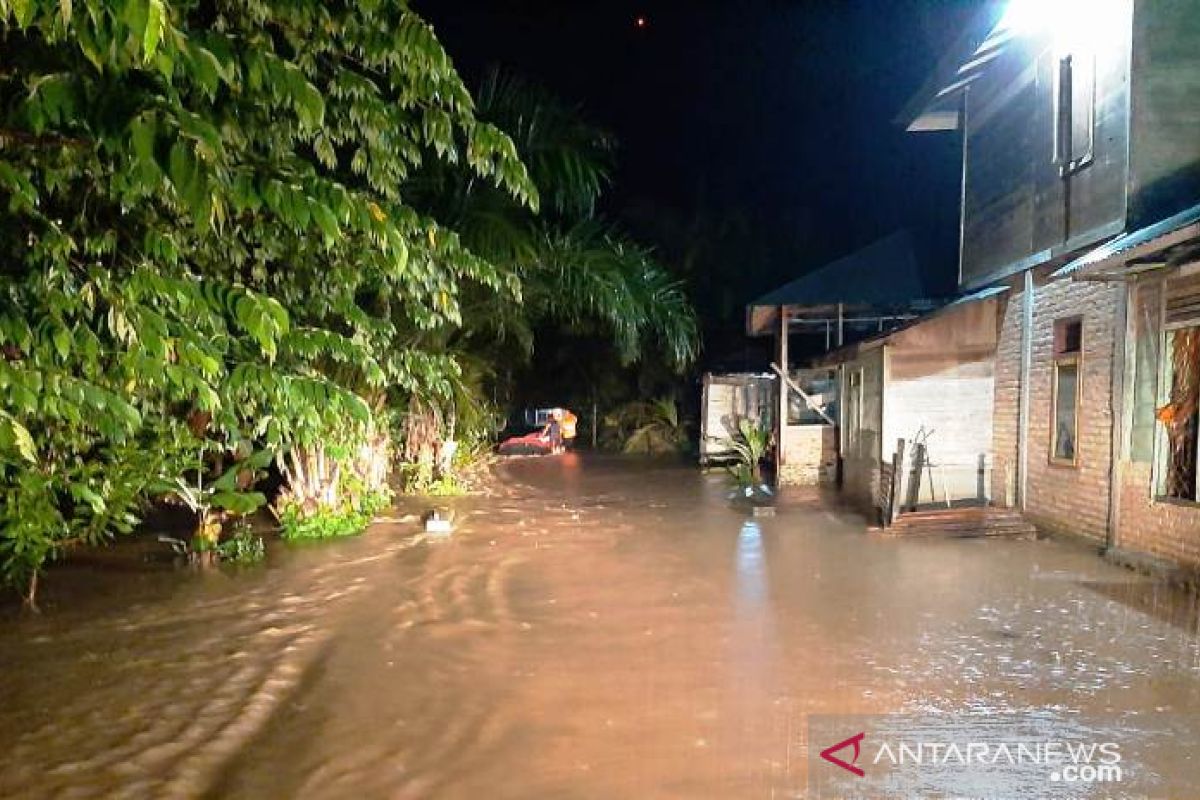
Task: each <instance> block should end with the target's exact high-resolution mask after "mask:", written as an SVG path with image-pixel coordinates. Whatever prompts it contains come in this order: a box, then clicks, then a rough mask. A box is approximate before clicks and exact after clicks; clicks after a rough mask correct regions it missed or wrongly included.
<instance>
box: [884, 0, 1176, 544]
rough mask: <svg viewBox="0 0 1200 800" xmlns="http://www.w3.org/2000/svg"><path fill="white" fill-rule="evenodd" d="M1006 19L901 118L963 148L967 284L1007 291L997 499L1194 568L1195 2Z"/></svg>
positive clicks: (980, 26)
mask: <svg viewBox="0 0 1200 800" xmlns="http://www.w3.org/2000/svg"><path fill="white" fill-rule="evenodd" d="M1011 10H1012V9H1010V11H1011ZM999 11H1000V13H999V14H996V13H995V11H994V10H992V11H989V12H987V13H981V14H980V15H979V17H978V18H977V19H976V20H973V21H972V22H971V23H969V24H968V28H967V30H965V31H964V32H963V36H962V37H961V38H960V40H959V42H958V43H957V44H956V45H955V46H954V47H952V48H950V49H948V50H947V52H946V53H945V54H944V57H943V58H942V59H941V62H940V63H939V65H938V67H937V70H936V72H935V74H934V75H932V76H931V77H930V79H929V81H928V82H927V84H926V86H925V87H923V89H922V90H921V92H920V93H918V95H917V96H916V97H914V98H913V100H912V101H911V102H910V104H909V106H908V108H906V109H905V111H904V112H903V113H902V115H901V116H902V120H903V121H904V123H905V124H906V125H907V127H908V129H909V130H910V131H937V130H941V131H956V132H957V133H958V134H959V136H960V137H961V141H962V153H963V160H962V169H963V179H962V197H961V208H960V213H961V217H960V223H961V227H960V246H959V284H960V288H962V289H963V290H966V291H973V290H977V289H979V288H981V287H986V286H997V285H1003V286H1007V287H1008V288H1009V291H1008V293H1007V296H1006V298H1005V299H1004V300H1003V302H1002V306H1001V308H1000V310H999V312H998V314H997V322H996V324H997V348H996V363H995V388H994V392H995V396H994V417H993V421H992V428H993V436H994V447H993V451H994V465H995V468H994V469H993V471H992V476H991V482H992V487H991V488H992V498H993V502H994V503H997V504H1001V505H1007V506H1013V507H1016V508H1019V509H1021V510H1022V511H1023V512H1024V513H1025V514H1026V516H1027V517H1028V518H1029V519H1030V520H1031V521H1033V522H1034V523H1035V524H1037V525H1038V526H1039V527H1040V528H1042V529H1043V530H1045V531H1048V532H1054V533H1069V534H1073V535H1078V536H1082V537H1086V538H1088V539H1090V540H1092V541H1094V542H1096V543H1097V544H1102V545H1104V546H1106V548H1107V549H1108V550H1109V551H1110V552H1112V553H1114V554H1117V555H1123V556H1128V555H1129V554H1137V557H1139V558H1144V557H1149V558H1159V559H1165V560H1169V561H1170V562H1172V563H1174V564H1177V565H1182V566H1184V567H1188V568H1200V474H1198V471H1197V468H1196V462H1197V461H1200V438H1198V436H1197V429H1200V414H1198V413H1197V411H1196V399H1197V396H1198V395H1200V377H1197V375H1200V264H1197V262H1200V206H1195V205H1194V204H1196V203H1197V202H1198V201H1200V136H1197V135H1196V131H1197V130H1200V50H1198V49H1197V48H1196V47H1195V46H1194V43H1195V41H1196V38H1197V36H1200V0H1180V2H1174V3H1155V2H1144V1H1143V0H1115V2H1112V3H1104V4H1095V6H1088V7H1086V8H1083V7H1081V9H1080V13H1081V14H1082V15H1084V16H1086V20H1083V19H1082V18H1081V19H1075V18H1070V19H1068V18H1066V17H1063V18H1057V17H1055V16H1054V15H1051V14H1046V15H1041V16H1040V17H1037V18H1030V19H1024V20H1018V15H1016V14H1011V13H1008V12H1006V11H1004V8H1003V6H1001V7H999ZM1085 21H1086V24H1084V22H1085ZM1193 265H1195V266H1193ZM1189 287H1194V288H1189ZM1193 292H1194V293H1193ZM1189 315H1193V316H1189Z"/></svg>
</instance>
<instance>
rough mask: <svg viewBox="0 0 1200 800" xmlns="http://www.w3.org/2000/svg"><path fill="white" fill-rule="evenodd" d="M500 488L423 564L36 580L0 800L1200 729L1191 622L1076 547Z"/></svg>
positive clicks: (652, 474) (339, 550)
mask: <svg viewBox="0 0 1200 800" xmlns="http://www.w3.org/2000/svg"><path fill="white" fill-rule="evenodd" d="M501 476H502V477H503V479H504V482H503V488H502V490H501V491H499V492H498V493H497V494H496V496H493V497H490V498H475V499H469V500H463V501H460V502H458V503H457V505H458V514H459V523H460V525H459V529H458V531H457V532H456V533H455V534H454V535H453V536H451V537H449V538H445V539H440V540H439V539H429V538H424V537H422V536H420V535H418V534H417V532H416V529H415V526H414V525H412V524H401V523H393V524H381V525H377V526H375V527H374V528H372V529H371V530H370V531H369V532H368V533H367V534H365V535H364V536H362V537H359V538H357V539H354V540H348V541H342V542H325V543H320V544H318V545H316V546H308V547H296V548H285V547H278V548H275V549H273V550H272V552H271V557H270V560H269V563H268V565H267V566H265V567H261V568H256V569H249V570H240V571H236V570H235V571H224V570H215V571H207V572H178V571H174V572H172V571H168V570H162V569H159V570H155V569H150V568H148V567H138V568H130V569H128V570H126V571H121V572H117V571H113V570H111V569H105V570H99V571H96V570H91V571H89V570H82V569H78V568H76V569H75V570H74V571H72V570H60V571H58V572H56V573H54V574H52V575H51V577H50V580H49V581H48V585H47V587H46V597H47V598H48V599H47V605H48V606H49V610H48V611H47V612H46V613H44V614H43V615H42V616H41V617H27V618H18V619H8V620H6V621H4V622H2V623H0V676H2V677H0V753H3V754H4V755H3V758H2V760H0V796H3V797H50V796H54V797H154V798H170V797H181V798H182V797H232V798H274V797H281V798H282V797H287V798H291V797H298V798H300V797H304V798H340V797H354V798H376V797H380V798H382V797H396V798H409V797H412V798H428V797H447V798H480V797H486V798H527V797H556V798H615V797H645V798H650V797H667V798H698V797H732V798H742V797H746V798H751V797H764V798H765V797H794V796H803V792H804V787H805V785H806V779H807V767H806V763H805V754H806V749H807V742H806V740H805V730H806V720H807V717H808V715H810V714H827V713H838V714H854V713H864V714H865V713H872V714H875V713H895V712H906V713H918V714H929V713H938V714H942V715H948V716H946V717H945V718H947V719H957V718H959V717H957V716H954V715H966V714H970V713H974V714H980V713H984V712H1014V711H1017V712H1053V713H1073V712H1081V713H1095V714H1110V715H1117V716H1119V717H1122V718H1131V719H1137V718H1139V717H1153V716H1155V715H1163V714H1168V713H1173V714H1176V715H1190V714H1194V713H1196V712H1198V711H1200V645H1198V639H1197V630H1196V607H1195V600H1194V599H1190V598H1189V597H1188V596H1186V595H1182V594H1179V593H1177V592H1175V591H1173V590H1171V589H1169V588H1167V587H1164V586H1160V585H1158V584H1156V583H1153V582H1152V581H1149V580H1148V579H1145V578H1142V577H1139V576H1137V575H1136V574H1134V573H1132V572H1129V571H1126V570H1123V569H1120V568H1117V567H1113V566H1111V565H1109V564H1107V563H1105V562H1103V561H1102V560H1101V559H1100V558H1098V557H1097V556H1096V555H1095V553H1094V551H1091V550H1088V549H1086V548H1083V547H1080V546H1077V545H1072V544H1064V543H1059V542H1053V541H994V540H934V539H925V540H896V539H892V538H884V537H880V536H879V535H878V534H872V533H869V532H868V531H867V530H866V528H865V526H864V525H863V522H862V520H861V518H859V517H856V516H854V515H853V514H850V513H847V512H844V511H840V510H837V509H836V508H834V507H832V506H829V505H824V504H822V503H821V502H819V501H818V499H817V498H815V497H812V496H798V497H797V498H793V499H792V501H791V502H789V503H787V504H786V505H785V506H784V507H783V508H782V509H781V510H780V511H779V513H778V514H777V515H776V516H774V517H768V518H758V519H753V518H748V517H747V516H746V515H745V514H742V513H740V512H738V511H735V510H734V509H732V508H730V506H729V504H728V503H727V500H726V491H727V486H726V481H725V479H724V478H723V476H721V475H719V474H713V475H707V476H705V475H701V474H699V473H698V472H696V471H695V470H694V469H690V468H686V467H678V466H664V465H657V466H656V465H646V464H637V463H630V462H623V461H604V460H594V461H581V460H579V459H578V457H576V456H573V455H569V456H565V457H560V458H546V459H524V460H516V461H512V462H509V463H507V464H506V465H505V466H504V467H503V468H502V470H501ZM68 587H69V588H70V591H69V592H67V588H68ZM56 593H57V594H56ZM1197 727H1200V726H1197ZM1191 752H1193V750H1192V749H1191V747H1190V745H1186V744H1184V743H1182V742H1181V743H1180V745H1179V747H1178V752H1177V753H1170V754H1168V756H1167V761H1168V762H1171V761H1173V760H1175V761H1178V762H1179V763H1184V762H1188V761H1189V759H1190V758H1191Z"/></svg>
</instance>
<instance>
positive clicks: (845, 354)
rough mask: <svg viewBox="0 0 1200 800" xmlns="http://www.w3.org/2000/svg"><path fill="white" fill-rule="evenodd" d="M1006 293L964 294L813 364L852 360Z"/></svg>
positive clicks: (997, 290) (1002, 289)
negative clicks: (927, 324)
mask: <svg viewBox="0 0 1200 800" xmlns="http://www.w3.org/2000/svg"><path fill="white" fill-rule="evenodd" d="M1007 291H1008V287H1007V286H988V287H986V288H984V289H979V290H978V291H974V292H970V293H968V294H964V295H963V296H962V297H958V298H956V299H954V300H952V301H951V302H949V303H947V304H946V305H944V306H942V307H941V308H939V309H937V310H935V311H931V312H929V313H928V314H924V315H922V316H920V317H917V318H916V319H914V320H912V321H911V322H906V323H905V324H903V325H901V326H899V327H897V328H893V329H892V330H890V331H887V332H886V333H881V334H879V335H877V336H872V337H870V338H867V339H863V340H862V341H861V342H854V343H852V344H848V345H845V346H844V347H839V348H837V349H835V350H830V351H829V352H828V353H826V354H824V355H823V356H820V357H819V358H817V359H816V361H815V363H816V364H817V365H820V366H829V365H832V364H837V363H840V362H842V361H845V360H846V359H847V358H852V357H853V356H854V355H855V354H857V353H859V352H861V351H863V350H870V349H872V348H875V347H879V346H880V345H882V344H885V343H886V342H887V341H888V340H889V339H891V338H892V337H893V336H895V335H896V334H898V333H903V332H904V331H907V330H909V329H911V328H915V327H917V326H918V325H921V324H923V323H925V322H929V321H930V320H932V319H937V318H938V317H940V316H942V315H943V314H947V313H950V312H951V311H953V310H954V309H956V308H961V307H962V306H965V305H970V304H971V303H978V302H981V301H983V300H987V299H989V298H992V297H996V296H997V295H1001V294H1004V293H1005V292H1007Z"/></svg>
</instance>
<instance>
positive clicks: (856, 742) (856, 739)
mask: <svg viewBox="0 0 1200 800" xmlns="http://www.w3.org/2000/svg"><path fill="white" fill-rule="evenodd" d="M866 735H867V734H866V733H865V732H864V733H858V734H855V735H854V736H851V737H850V738H849V739H845V740H843V741H840V742H838V743H837V744H835V745H834V746H833V747H827V748H825V749H824V750H822V751H821V758H823V759H825V760H826V761H828V762H829V763H830V764H836V765H837V766H839V767H841V768H842V769H844V770H846V771H847V772H853V773H854V774H855V775H857V776H858V777H860V778H861V777H862V776H863V774H864V773H863V771H862V770H861V769H860V768H858V767H856V766H854V764H855V762H857V761H858V754H859V752H860V744H861V742H862V740H863V737H864V736H866ZM851 746H853V747H854V757H853V758H851V759H850V763H848V764H847V763H846V762H845V761H842V760H841V759H840V758H838V757H837V756H835V755H834V753H836V752H837V751H838V750H841V749H843V748H845V747H851Z"/></svg>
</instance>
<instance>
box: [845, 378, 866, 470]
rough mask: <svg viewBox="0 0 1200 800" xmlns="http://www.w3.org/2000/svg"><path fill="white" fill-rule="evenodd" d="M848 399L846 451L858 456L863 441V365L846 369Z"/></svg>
mask: <svg viewBox="0 0 1200 800" xmlns="http://www.w3.org/2000/svg"><path fill="white" fill-rule="evenodd" d="M846 401H847V402H846V405H847V408H846V411H847V414H846V452H847V453H848V454H850V455H853V456H854V457H855V458H857V457H858V456H859V449H860V444H861V442H862V406H863V368H862V367H849V368H847V369H846Z"/></svg>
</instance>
